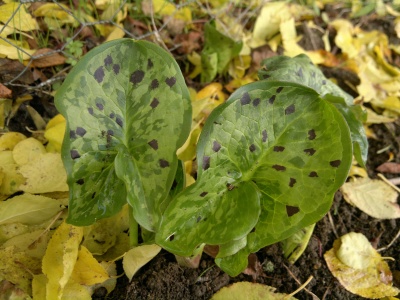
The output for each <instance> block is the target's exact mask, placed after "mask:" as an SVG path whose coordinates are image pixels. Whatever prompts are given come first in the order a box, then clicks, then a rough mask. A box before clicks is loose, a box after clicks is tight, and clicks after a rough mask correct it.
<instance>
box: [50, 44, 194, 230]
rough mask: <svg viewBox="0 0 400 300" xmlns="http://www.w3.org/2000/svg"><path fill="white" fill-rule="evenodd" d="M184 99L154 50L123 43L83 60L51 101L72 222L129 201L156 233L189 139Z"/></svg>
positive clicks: (174, 70)
mask: <svg viewBox="0 0 400 300" xmlns="http://www.w3.org/2000/svg"><path fill="white" fill-rule="evenodd" d="M189 99H190V98H189V92H188V90H187V87H186V85H185V82H184V79H183V77H182V74H181V72H180V70H179V67H178V65H177V63H176V62H175V61H174V60H173V58H172V57H171V56H170V55H169V54H168V53H167V52H165V51H164V50H162V49H161V48H159V47H157V46H156V45H154V44H152V43H149V42H145V41H134V40H130V39H121V40H116V41H112V42H109V43H105V44H103V45H101V46H99V47H97V48H96V49H94V50H93V51H91V52H90V53H88V54H87V55H86V56H84V58H83V59H82V60H81V61H80V62H79V63H78V64H77V65H76V66H75V68H74V69H73V70H72V71H71V72H70V74H69V75H68V77H67V79H66V80H65V82H64V84H63V86H62V87H61V89H60V90H59V91H58V93H57V95H56V106H57V108H58V109H59V111H60V112H61V113H62V114H63V115H64V117H65V118H66V119H67V129H66V133H67V136H68V137H69V138H66V139H64V144H63V149H62V156H63V160H64V164H65V167H66V169H67V173H68V184H69V188H70V204H69V217H68V221H69V222H70V223H72V224H75V225H89V224H91V223H93V222H94V221H95V220H96V219H100V218H105V217H109V216H111V215H113V214H115V213H116V212H118V211H119V210H120V209H121V207H122V206H123V205H124V204H125V203H126V202H127V201H128V202H129V203H130V205H131V206H132V207H133V214H134V217H135V218H136V219H137V220H138V222H139V224H140V225H142V226H143V227H144V228H146V229H148V230H154V226H155V224H157V223H158V220H159V218H160V214H161V213H162V212H161V207H160V205H161V203H162V202H163V201H164V200H165V197H166V195H167V194H168V192H169V190H170V188H171V186H172V183H173V180H174V177H175V172H176V168H177V163H178V160H177V157H176V155H175V153H176V150H177V149H178V148H179V147H180V146H181V145H182V144H183V143H184V141H185V139H186V137H187V136H188V133H189V129H190V122H191V111H190V110H191V108H190V100H189ZM164 205H165V204H164Z"/></svg>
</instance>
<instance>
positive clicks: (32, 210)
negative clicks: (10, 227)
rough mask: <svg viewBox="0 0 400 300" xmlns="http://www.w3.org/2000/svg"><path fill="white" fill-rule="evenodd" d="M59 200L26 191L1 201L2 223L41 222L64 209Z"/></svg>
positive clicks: (29, 223)
mask: <svg viewBox="0 0 400 300" xmlns="http://www.w3.org/2000/svg"><path fill="white" fill-rule="evenodd" d="M62 209H63V207H61V206H60V203H59V201H57V200H55V199H51V198H48V197H44V196H40V195H32V194H29V193H25V194H22V195H19V196H15V197H13V198H11V199H9V200H7V201H3V202H0V225H1V224H9V223H23V224H27V225H32V224H40V223H42V222H44V221H46V220H47V219H49V218H51V217H52V216H54V215H55V214H56V213H57V212H59V211H60V210H62Z"/></svg>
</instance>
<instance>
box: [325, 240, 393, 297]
mask: <svg viewBox="0 0 400 300" xmlns="http://www.w3.org/2000/svg"><path fill="white" fill-rule="evenodd" d="M324 257H325V261H326V263H327V265H328V268H329V270H330V271H331V272H332V274H333V276H335V277H336V278H337V279H338V280H339V282H340V283H341V284H342V285H343V287H344V288H346V290H348V291H350V292H351V293H353V294H356V295H359V296H362V297H366V298H369V299H378V298H383V297H389V296H396V295H397V294H398V293H399V292H400V290H399V289H397V288H395V287H393V286H392V274H391V271H390V269H389V266H388V264H387V263H386V262H385V261H384V260H383V259H382V257H381V256H380V254H379V253H378V252H377V251H376V250H375V249H374V248H373V247H372V246H371V244H370V243H369V241H368V239H367V238H366V237H365V236H364V235H362V234H361V233H355V232H351V233H348V234H346V235H344V236H342V237H341V238H340V239H337V240H336V241H335V242H334V244H333V248H332V249H331V250H329V251H328V252H326V253H325V254H324Z"/></svg>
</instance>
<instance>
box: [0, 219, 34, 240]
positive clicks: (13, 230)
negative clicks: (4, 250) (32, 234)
mask: <svg viewBox="0 0 400 300" xmlns="http://www.w3.org/2000/svg"><path fill="white" fill-rule="evenodd" d="M26 232H29V226H28V225H25V224H21V223H11V224H4V225H0V244H3V243H5V242H6V241H7V240H9V239H12V238H13V237H15V236H18V235H21V234H24V233H26Z"/></svg>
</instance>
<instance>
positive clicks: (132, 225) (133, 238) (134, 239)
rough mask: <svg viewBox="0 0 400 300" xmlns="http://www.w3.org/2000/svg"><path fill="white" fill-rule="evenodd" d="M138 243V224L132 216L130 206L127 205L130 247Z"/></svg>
mask: <svg viewBox="0 0 400 300" xmlns="http://www.w3.org/2000/svg"><path fill="white" fill-rule="evenodd" d="M138 244H139V224H138V223H137V222H136V220H135V218H134V217H133V210H132V207H131V206H130V205H129V245H130V246H131V248H133V247H136V246H137V245H138Z"/></svg>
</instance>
